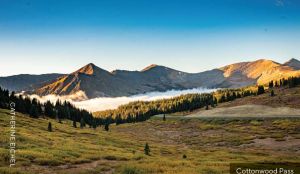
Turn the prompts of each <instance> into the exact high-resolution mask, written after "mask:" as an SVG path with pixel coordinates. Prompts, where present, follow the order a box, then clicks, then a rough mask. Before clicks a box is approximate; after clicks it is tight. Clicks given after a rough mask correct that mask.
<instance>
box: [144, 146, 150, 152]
mask: <svg viewBox="0 0 300 174" xmlns="http://www.w3.org/2000/svg"><path fill="white" fill-rule="evenodd" d="M144 152H145V155H150V147H149V145H148V143H146V144H145V148H144Z"/></svg>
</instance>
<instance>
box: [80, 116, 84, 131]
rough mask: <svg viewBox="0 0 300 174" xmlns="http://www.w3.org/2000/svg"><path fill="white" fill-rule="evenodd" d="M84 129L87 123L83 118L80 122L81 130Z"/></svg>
mask: <svg viewBox="0 0 300 174" xmlns="http://www.w3.org/2000/svg"><path fill="white" fill-rule="evenodd" d="M83 127H85V121H84V119H83V118H81V120H80V128H81V129H82V128H83Z"/></svg>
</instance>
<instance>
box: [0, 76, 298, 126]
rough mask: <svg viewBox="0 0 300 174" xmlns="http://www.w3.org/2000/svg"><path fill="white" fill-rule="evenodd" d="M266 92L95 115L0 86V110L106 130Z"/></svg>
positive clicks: (241, 91) (285, 82)
mask: <svg viewBox="0 0 300 174" xmlns="http://www.w3.org/2000/svg"><path fill="white" fill-rule="evenodd" d="M268 85H269V86H268V87H269V88H273V87H282V86H288V87H290V88H292V87H295V86H297V85H300V77H290V78H287V79H284V78H283V79H280V80H278V81H270V82H269V84H268ZM263 93H265V87H264V86H263V85H258V86H257V88H256V89H248V88H238V89H221V90H218V91H216V92H212V93H205V94H186V95H181V96H178V97H173V98H170V99H161V100H155V101H135V102H131V103H128V104H125V105H122V106H119V107H118V108H117V109H113V110H105V111H99V112H95V113H94V114H92V113H90V112H88V111H86V110H84V109H78V108H76V107H75V106H74V105H72V104H71V103H70V102H67V101H64V102H62V101H59V100H57V101H56V103H55V104H53V103H51V102H50V101H47V102H46V103H40V102H39V101H38V100H37V99H31V98H29V97H26V96H22V95H15V93H14V92H12V93H9V91H8V90H5V89H2V88H1V87H0V108H5V109H9V103H10V102H14V103H15V104H16V106H15V110H16V111H18V112H21V113H24V114H28V115H30V116H31V117H33V118H39V117H41V116H47V117H49V118H54V119H57V120H58V121H59V122H60V121H61V120H63V119H69V120H72V121H73V126H74V127H77V124H76V123H77V122H79V123H80V127H85V125H86V124H87V125H89V127H93V128H96V127H98V126H101V125H104V128H105V130H108V129H109V125H110V124H112V123H116V124H117V125H118V124H122V123H132V122H141V121H145V120H147V119H149V118H150V117H151V116H153V115H157V114H169V113H174V112H182V111H192V110H195V109H198V108H206V109H208V108H209V107H215V106H216V105H217V104H218V103H223V102H228V101H233V100H235V99H238V98H243V97H247V96H251V95H260V94H263Z"/></svg>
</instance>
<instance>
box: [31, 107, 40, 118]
mask: <svg viewBox="0 0 300 174" xmlns="http://www.w3.org/2000/svg"><path fill="white" fill-rule="evenodd" d="M29 115H30V116H31V117H33V118H38V116H39V113H38V109H37V106H35V105H31V106H30V111H29Z"/></svg>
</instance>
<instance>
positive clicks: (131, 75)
mask: <svg viewBox="0 0 300 174" xmlns="http://www.w3.org/2000/svg"><path fill="white" fill-rule="evenodd" d="M299 74H300V73H299V71H297V70H295V69H294V68H292V67H289V66H287V65H285V64H280V63H278V62H275V61H272V60H268V59H259V60H256V61H249V62H239V63H234V64H230V65H226V66H223V67H221V68H215V69H212V70H208V71H204V72H200V73H187V72H182V71H178V70H175V69H172V68H169V67H165V66H161V65H157V64H151V65H149V66H147V67H145V68H144V69H142V70H141V71H126V70H115V71H112V72H109V71H106V70H104V69H102V68H99V67H97V66H96V65H95V64H93V63H89V64H87V65H85V66H83V67H81V68H80V69H78V70H77V71H74V72H73V73H71V74H69V75H65V76H63V77H61V78H60V79H59V80H57V81H56V82H54V83H49V84H47V85H45V86H43V87H42V88H37V89H36V90H35V91H34V93H36V94H38V95H48V94H57V95H68V94H74V93H76V92H77V91H79V90H81V91H84V92H85V93H86V95H87V96H88V98H95V97H120V96H130V95H135V94H140V93H146V92H152V91H166V90H170V89H180V90H181V89H190V88H197V87H206V88H235V87H243V86H248V85H253V84H256V83H268V81H270V80H273V79H279V78H283V77H288V76H292V75H299Z"/></svg>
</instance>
